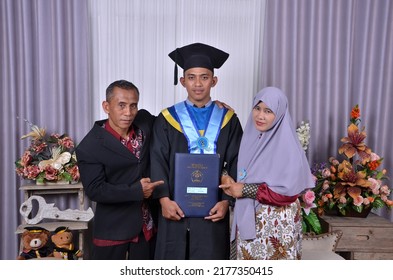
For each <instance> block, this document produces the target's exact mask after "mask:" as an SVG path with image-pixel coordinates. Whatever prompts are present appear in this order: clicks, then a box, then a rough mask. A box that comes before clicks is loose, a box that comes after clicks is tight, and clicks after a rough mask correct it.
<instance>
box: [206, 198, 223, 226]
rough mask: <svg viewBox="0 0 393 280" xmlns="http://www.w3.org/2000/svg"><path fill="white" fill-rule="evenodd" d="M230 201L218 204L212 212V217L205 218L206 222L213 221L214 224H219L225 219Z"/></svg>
mask: <svg viewBox="0 0 393 280" xmlns="http://www.w3.org/2000/svg"><path fill="white" fill-rule="evenodd" d="M228 208H229V201H228V200H222V201H219V202H217V203H216V205H214V207H213V208H212V209H211V210H210V212H209V214H210V216H207V217H205V220H211V221H212V222H217V221H219V220H222V219H224V217H225V215H226V214H227V212H228Z"/></svg>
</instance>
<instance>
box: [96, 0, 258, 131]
mask: <svg viewBox="0 0 393 280" xmlns="http://www.w3.org/2000/svg"><path fill="white" fill-rule="evenodd" d="M264 7H265V1H260V0H215V1H210V0H189V1H181V0H168V1H156V0H146V1H127V0H116V1H112V0H90V1H89V12H90V30H91V35H90V36H91V38H90V43H91V50H92V57H93V59H92V66H91V69H92V87H93V92H94V96H95V98H94V116H95V117H96V118H105V117H106V115H105V114H104V112H103V110H102V108H101V102H102V101H103V100H104V98H105V89H106V87H107V86H108V85H109V84H110V83H111V82H113V81H114V80H117V79H126V80H129V81H131V82H133V83H134V84H135V85H136V86H137V87H138V88H139V90H140V93H141V95H140V102H139V107H140V108H145V109H147V110H149V111H150V112H151V113H152V114H155V115H158V113H159V112H160V111H161V110H162V109H163V108H165V107H168V106H171V105H173V104H174V103H177V102H179V101H181V100H184V99H185V98H186V97H187V93H186V91H185V89H184V88H183V87H182V86H181V84H180V83H179V84H178V85H177V86H174V84H173V80H174V62H173V61H172V60H171V59H170V58H169V57H168V54H169V53H170V52H171V51H173V50H174V49H176V48H177V47H181V46H184V45H187V44H191V43H194V42H201V43H205V44H210V45H213V46H215V47H217V48H219V49H222V50H224V51H226V52H228V53H229V54H230V56H229V59H228V60H227V62H226V63H225V64H224V65H223V66H222V67H221V68H220V69H218V70H216V71H215V74H216V75H217V76H218V80H219V82H218V84H217V86H216V87H214V88H213V90H212V98H213V99H218V100H221V101H224V102H225V103H227V104H229V105H231V106H233V108H235V110H236V112H239V113H240V114H239V117H240V119H241V121H242V122H244V123H245V121H246V119H247V115H244V114H241V112H242V111H243V110H248V109H249V106H250V104H251V99H252V96H253V94H255V92H256V91H257V81H258V74H259V73H258V71H259V68H258V65H259V61H260V60H261V59H260V54H261V47H262V45H261V42H262V34H263V24H264V15H265V13H264ZM179 70H180V71H179V75H181V73H182V71H181V69H180V68H179ZM235 105H236V106H235Z"/></svg>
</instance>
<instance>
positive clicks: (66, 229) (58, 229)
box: [55, 226, 68, 234]
mask: <svg viewBox="0 0 393 280" xmlns="http://www.w3.org/2000/svg"><path fill="white" fill-rule="evenodd" d="M64 231H68V227H65V226H61V227H58V228H56V229H55V233H56V234H57V233H60V232H64Z"/></svg>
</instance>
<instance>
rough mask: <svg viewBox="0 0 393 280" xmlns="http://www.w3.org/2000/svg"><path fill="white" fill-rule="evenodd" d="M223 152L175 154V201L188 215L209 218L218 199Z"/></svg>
mask: <svg viewBox="0 0 393 280" xmlns="http://www.w3.org/2000/svg"><path fill="white" fill-rule="evenodd" d="M219 166H220V155H218V154H183V153H177V154H176V155H175V186H174V200H175V201H176V202H177V204H178V205H179V206H180V208H181V209H182V210H183V212H184V214H185V216H186V217H206V216H209V211H210V210H211V209H212V208H213V206H214V205H215V204H216V203H217V201H218V190H219V189H218V185H219V170H220V169H219Z"/></svg>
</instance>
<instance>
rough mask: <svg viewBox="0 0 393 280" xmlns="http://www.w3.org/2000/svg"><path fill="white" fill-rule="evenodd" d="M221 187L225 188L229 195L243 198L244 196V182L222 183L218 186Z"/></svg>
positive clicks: (224, 190)
mask: <svg viewBox="0 0 393 280" xmlns="http://www.w3.org/2000/svg"><path fill="white" fill-rule="evenodd" d="M218 187H219V188H220V189H222V190H223V192H224V193H226V194H227V195H229V196H232V197H234V198H241V197H243V187H244V184H242V183H229V184H222V185H220V186H218Z"/></svg>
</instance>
